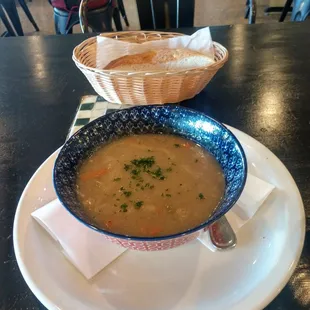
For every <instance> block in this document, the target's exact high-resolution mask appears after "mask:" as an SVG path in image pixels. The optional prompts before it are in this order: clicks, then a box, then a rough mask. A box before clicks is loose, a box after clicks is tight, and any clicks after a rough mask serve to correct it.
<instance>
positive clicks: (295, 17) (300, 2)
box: [291, 0, 310, 22]
mask: <svg viewBox="0 0 310 310" xmlns="http://www.w3.org/2000/svg"><path fill="white" fill-rule="evenodd" d="M309 15H310V0H294V4H293V12H292V16H291V21H294V22H300V21H304V20H305V19H306V18H307V17H308V16H309Z"/></svg>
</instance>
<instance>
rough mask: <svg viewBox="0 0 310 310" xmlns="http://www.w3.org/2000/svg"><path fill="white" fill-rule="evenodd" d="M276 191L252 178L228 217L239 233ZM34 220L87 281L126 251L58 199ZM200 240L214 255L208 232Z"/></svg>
mask: <svg viewBox="0 0 310 310" xmlns="http://www.w3.org/2000/svg"><path fill="white" fill-rule="evenodd" d="M273 189H274V186H273V185H271V184H269V183H267V182H265V181H263V180H261V179H259V178H257V177H255V176H253V175H250V174H248V178H247V182H246V185H245V188H244V191H243V193H242V195H241V197H240V199H239V200H238V202H237V204H236V205H235V206H234V207H233V208H232V210H231V211H229V212H228V213H227V214H226V217H227V220H228V221H229V223H230V225H231V226H232V228H233V230H234V231H235V232H237V231H238V230H239V229H240V228H241V227H242V226H243V225H244V224H245V223H246V222H247V221H248V220H249V219H251V218H252V217H253V216H254V215H255V213H256V211H257V210H258V209H259V207H260V206H261V205H262V203H263V202H264V201H265V199H266V198H267V197H268V195H269V194H270V193H271V192H272V190H273ZM32 216H33V218H34V219H35V220H36V221H37V222H38V223H39V224H40V225H41V226H42V227H43V228H44V229H45V230H46V231H47V232H48V233H49V234H50V235H51V237H52V238H53V239H54V240H55V241H57V242H59V244H60V245H61V247H62V251H63V254H64V255H65V256H66V257H67V259H68V260H69V261H70V262H71V263H72V264H73V265H74V266H75V267H76V268H77V269H78V270H79V271H80V272H81V273H82V274H83V275H84V276H85V277H86V278H87V279H90V278H92V277H93V276H95V275H96V274H97V273H98V272H99V271H101V270H102V269H103V268H104V267H106V266H107V265H109V264H110V263H111V262H112V261H113V260H115V259H116V258H117V257H118V256H120V255H121V254H122V253H123V252H125V251H126V249H125V248H122V247H120V246H118V245H116V244H113V243H111V242H110V241H108V240H106V239H105V238H104V237H103V236H102V234H100V233H98V232H96V231H94V230H92V229H89V228H88V227H86V226H85V225H84V224H82V223H80V222H79V221H78V220H76V219H75V218H74V217H73V216H72V215H71V214H70V213H69V212H68V211H67V210H66V209H65V208H64V207H63V206H62V205H61V203H60V202H59V200H57V199H56V200H54V201H52V202H50V203H48V204H47V205H45V206H43V207H42V208H40V209H37V210H36V211H34V212H33V213H32ZM199 240H200V241H201V243H202V244H204V245H205V246H206V247H208V248H209V249H210V250H211V251H216V248H215V247H214V246H213V245H212V243H211V241H210V237H209V233H208V232H206V233H203V234H202V235H201V236H200V238H199Z"/></svg>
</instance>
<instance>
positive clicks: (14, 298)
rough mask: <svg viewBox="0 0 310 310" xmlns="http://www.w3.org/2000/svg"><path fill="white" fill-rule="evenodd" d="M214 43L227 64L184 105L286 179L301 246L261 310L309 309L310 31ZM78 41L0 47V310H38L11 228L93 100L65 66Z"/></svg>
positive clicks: (245, 30) (217, 31) (245, 34)
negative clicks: (242, 139)
mask: <svg viewBox="0 0 310 310" xmlns="http://www.w3.org/2000/svg"><path fill="white" fill-rule="evenodd" d="M193 31H194V29H184V30H183V32H186V33H191V32H193ZM212 34H213V38H214V40H216V41H218V42H220V43H222V44H223V45H224V46H226V47H227V48H228V50H229V52H230V59H229V62H228V63H227V64H226V65H225V67H224V68H223V69H222V70H220V72H219V73H218V74H217V75H216V77H215V78H214V79H213V81H212V82H211V83H210V84H209V85H208V86H207V88H206V89H205V90H204V91H203V92H202V93H201V94H199V95H198V96H197V97H196V98H194V99H193V100H192V101H187V102H185V103H184V105H186V106H192V107H194V108H196V109H198V110H201V111H204V112H206V113H207V114H209V115H211V116H213V117H215V118H216V119H218V120H220V121H221V122H225V123H226V124H229V125H232V126H234V127H236V128H239V129H240V130H242V131H244V132H246V133H248V134H249V135H251V136H253V137H254V138H256V139H257V140H259V141H260V142H262V143H263V144H265V145H266V146H267V147H268V148H269V149H271V150H272V151H273V152H274V153H275V154H276V155H277V156H278V157H279V158H280V159H281V160H282V161H283V162H284V164H285V165H286V166H287V168H288V169H289V171H290V172H291V173H292V175H293V177H294V179H295V180H296V182H297V185H298V187H299V189H300V191H301V195H302V197H303V201H304V204H305V209H306V214H307V232H306V241H305V246H304V249H303V253H302V257H301V260H300V262H299V265H298V267H297V269H296V271H295V273H294V275H293V277H292V278H291V280H290V282H289V283H288V285H287V286H286V287H285V288H284V290H283V291H282V292H281V293H280V294H279V296H278V297H277V298H276V299H275V300H274V301H273V302H272V303H271V304H270V305H269V306H268V307H267V308H266V309H268V310H280V309H281V310H282V309H283V310H298V309H310V289H309V288H310V268H309V266H310V235H309V234H310V231H309V229H310V225H309V224H310V221H309V217H310V205H309V202H310V57H309V51H310V24H309V23H306V22H305V23H294V24H293V23H285V24H283V23H281V24H269V25H267V24H266V25H238V26H232V27H229V26H225V27H214V28H212ZM85 38H86V36H85V35H71V36H49V37H24V38H3V39H0V54H1V59H0V309H1V310H8V309H25V310H26V309H42V308H43V307H42V306H41V305H40V303H39V301H38V300H37V299H36V298H35V297H34V295H33V294H32V293H31V291H30V290H29V289H28V287H27V285H26V284H25V282H24V280H23V278H22V276H21V273H20V271H19V269H18V266H17V263H16V260H15V257H14V250H13V241H12V228H13V219H14V213H15V209H16V205H17V202H18V199H19V197H20V195H21V193H22V191H23V189H24V187H25V185H26V183H27V182H28V180H29V178H30V177H31V176H32V174H33V173H34V172H35V170H36V169H37V168H38V166H39V165H40V164H41V163H42V162H43V161H44V160H45V159H46V158H47V157H48V156H49V155H50V154H51V153H52V152H53V151H54V150H56V149H57V148H58V147H59V146H60V145H61V144H62V143H63V142H64V141H65V137H66V135H67V132H68V128H69V126H70V124H71V122H72V120H73V117H74V113H75V111H76V108H77V106H78V104H79V99H80V97H81V96H82V95H86V94H93V93H94V91H93V89H92V88H91V86H90V85H89V83H88V82H87V81H86V79H85V78H84V76H83V75H82V73H80V72H79V71H78V69H77V68H76V67H75V65H74V64H73V62H72V60H71V55H72V50H73V48H74V47H75V46H76V45H77V44H78V43H80V42H81V41H82V40H84V39H85ZM33 255H36V253H33Z"/></svg>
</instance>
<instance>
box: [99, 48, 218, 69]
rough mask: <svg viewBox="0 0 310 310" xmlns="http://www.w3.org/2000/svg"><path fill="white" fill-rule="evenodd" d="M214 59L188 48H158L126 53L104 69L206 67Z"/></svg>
mask: <svg viewBox="0 0 310 310" xmlns="http://www.w3.org/2000/svg"><path fill="white" fill-rule="evenodd" d="M212 63H214V61H213V60H212V59H211V58H209V57H208V56H206V55H204V54H201V53H199V52H196V51H192V50H190V49H185V48H182V49H181V48H180V49H168V48H164V49H158V50H151V51H148V52H145V53H141V54H134V55H127V56H123V57H120V58H117V59H115V60H113V61H111V62H110V63H109V64H108V65H107V66H106V67H105V69H106V70H111V69H113V70H120V71H158V70H161V71H162V70H187V69H193V68H198V67H206V66H208V65H210V64H212Z"/></svg>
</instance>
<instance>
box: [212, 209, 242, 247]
mask: <svg viewBox="0 0 310 310" xmlns="http://www.w3.org/2000/svg"><path fill="white" fill-rule="evenodd" d="M209 233H210V239H211V241H212V243H213V245H214V246H216V247H217V248H218V249H220V250H225V249H229V248H233V247H235V246H236V244H237V238H236V235H235V233H234V231H233V229H232V228H231V226H230V224H229V223H228V221H227V219H226V217H225V215H224V216H222V217H221V218H220V219H219V220H217V221H216V222H214V223H213V224H212V225H211V226H210V228H209Z"/></svg>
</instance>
